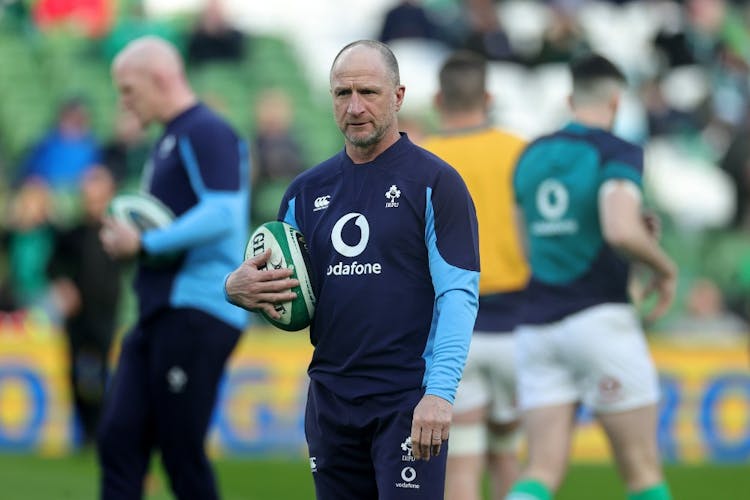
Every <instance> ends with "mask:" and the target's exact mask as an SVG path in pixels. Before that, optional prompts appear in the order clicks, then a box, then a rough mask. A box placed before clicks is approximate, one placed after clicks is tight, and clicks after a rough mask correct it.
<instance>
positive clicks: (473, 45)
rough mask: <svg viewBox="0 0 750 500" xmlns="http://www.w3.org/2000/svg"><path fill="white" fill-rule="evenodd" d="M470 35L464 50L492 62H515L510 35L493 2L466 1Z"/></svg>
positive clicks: (487, 0) (484, 0) (491, 0)
mask: <svg viewBox="0 0 750 500" xmlns="http://www.w3.org/2000/svg"><path fill="white" fill-rule="evenodd" d="M465 3H466V8H467V16H468V24H469V34H468V36H467V39H466V42H465V44H464V48H466V49H468V50H471V51H473V52H476V53H478V54H481V55H482V56H484V57H485V58H486V59H488V60H490V61H514V60H516V59H517V55H516V54H515V53H514V52H513V47H512V45H511V43H510V39H509V38H508V35H507V34H506V33H505V31H504V30H503V28H502V25H501V24H500V19H499V16H498V12H497V9H496V8H495V3H494V2H493V0H465Z"/></svg>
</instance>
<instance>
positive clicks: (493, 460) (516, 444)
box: [487, 420, 522, 500]
mask: <svg viewBox="0 0 750 500" xmlns="http://www.w3.org/2000/svg"><path fill="white" fill-rule="evenodd" d="M487 432H488V434H489V437H488V443H487V447H488V456H487V472H488V476H489V480H490V491H491V496H490V498H492V499H494V500H501V499H503V498H505V496H506V495H507V494H508V491H509V490H510V487H511V486H512V485H513V483H514V482H515V481H516V480H517V479H518V477H519V476H520V473H521V464H520V461H519V459H518V454H519V451H520V450H519V449H520V443H521V437H522V430H521V425H520V421H518V420H516V421H513V422H509V423H504V424H499V423H493V422H491V423H490V424H489V427H488V429H487Z"/></svg>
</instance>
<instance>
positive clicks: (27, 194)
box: [5, 179, 54, 308]
mask: <svg viewBox="0 0 750 500" xmlns="http://www.w3.org/2000/svg"><path fill="white" fill-rule="evenodd" d="M51 211H52V197H51V193H50V190H49V188H48V187H47V185H46V184H45V183H44V182H42V181H40V180H39V179H30V180H27V181H25V182H24V183H23V184H22V185H21V187H20V188H19V190H18V191H17V193H16V195H15V196H14V198H13V200H12V201H11V205H10V210H9V214H8V220H7V221H5V223H6V227H7V236H6V238H7V243H8V247H7V248H8V266H9V268H8V285H9V286H10V290H11V291H12V295H13V300H14V302H15V305H17V306H18V307H21V308H23V307H31V306H34V305H38V304H40V303H41V302H42V301H43V300H44V297H45V295H46V293H47V291H48V285H49V282H48V280H47V273H46V266H47V262H48V261H49V258H50V256H51V255H52V247H53V235H54V230H53V227H52V224H51V222H50V218H51Z"/></svg>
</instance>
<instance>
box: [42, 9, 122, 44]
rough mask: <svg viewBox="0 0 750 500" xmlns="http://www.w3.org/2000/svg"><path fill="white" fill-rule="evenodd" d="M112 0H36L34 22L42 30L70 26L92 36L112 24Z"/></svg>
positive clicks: (103, 32)
mask: <svg viewBox="0 0 750 500" xmlns="http://www.w3.org/2000/svg"><path fill="white" fill-rule="evenodd" d="M113 14H114V4H113V0H37V1H36V2H34V6H33V8H32V15H33V17H34V22H35V23H36V25H37V26H39V28H40V29H42V30H48V29H55V28H60V27H64V28H71V29H72V30H73V31H74V32H75V33H77V34H78V33H80V34H85V35H87V36H90V37H92V38H97V37H100V36H102V35H104V34H105V33H106V32H107V31H108V30H109V28H110V26H111V24H112V19H113V17H114V16H113Z"/></svg>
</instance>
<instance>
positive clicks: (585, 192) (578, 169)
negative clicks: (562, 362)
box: [514, 122, 643, 324]
mask: <svg viewBox="0 0 750 500" xmlns="http://www.w3.org/2000/svg"><path fill="white" fill-rule="evenodd" d="M642 174H643V150H642V149H641V148H640V147H639V146H636V145H634V144H631V143H629V142H627V141H624V140H622V139H620V138H618V137H616V136H614V135H612V134H611V133H610V132H608V131H606V130H602V129H598V128H591V127H587V126H585V125H583V124H580V123H576V122H572V123H570V124H568V125H567V126H566V127H564V128H563V129H561V130H559V131H557V132H555V133H553V134H550V135H547V136H543V137H541V138H539V139H537V140H536V141H534V142H532V143H531V144H529V145H528V147H527V148H526V150H525V151H524V153H523V154H522V156H521V158H520V160H519V163H518V166H517V168H516V174H515V180H514V186H515V191H516V200H517V202H518V204H519V206H520V208H521V209H522V211H523V216H524V223H525V225H526V234H527V235H528V237H529V261H530V263H531V280H530V282H529V284H528V288H527V291H526V294H527V296H526V300H525V303H524V314H523V322H524V323H528V324H540V323H549V322H553V321H558V320H560V319H562V318H563V317H565V316H567V315H570V314H573V313H575V312H578V311H580V310H582V309H586V308H588V307H592V306H595V305H597V304H602V303H625V302H628V300H629V299H628V294H627V280H628V273H629V268H630V267H629V264H628V261H627V260H626V259H625V258H624V257H623V256H621V255H620V254H619V253H617V252H616V251H615V249H613V248H612V247H610V246H609V245H608V244H607V242H606V241H605V240H604V236H603V235H602V229H601V224H600V221H599V191H600V188H601V186H602V185H603V184H604V183H605V182H607V181H608V180H612V179H620V180H627V181H630V182H632V183H633V184H635V185H636V186H637V187H638V188H640V187H641V177H642Z"/></svg>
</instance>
